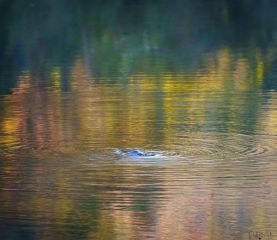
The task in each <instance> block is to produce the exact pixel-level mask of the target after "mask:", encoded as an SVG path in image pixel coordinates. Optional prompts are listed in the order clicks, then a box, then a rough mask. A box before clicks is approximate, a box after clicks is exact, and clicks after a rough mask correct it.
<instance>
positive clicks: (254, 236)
mask: <svg viewBox="0 0 277 240" xmlns="http://www.w3.org/2000/svg"><path fill="white" fill-rule="evenodd" d="M248 236H249V240H273V235H272V232H258V231H250V232H248Z"/></svg>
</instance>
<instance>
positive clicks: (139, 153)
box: [115, 149, 156, 157]
mask: <svg viewBox="0 0 277 240" xmlns="http://www.w3.org/2000/svg"><path fill="white" fill-rule="evenodd" d="M115 153H116V154H119V155H122V156H127V157H153V156H155V155H156V154H155V153H153V152H145V151H141V150H139V149H131V150H128V151H123V150H121V149H117V150H116V151H115Z"/></svg>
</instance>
